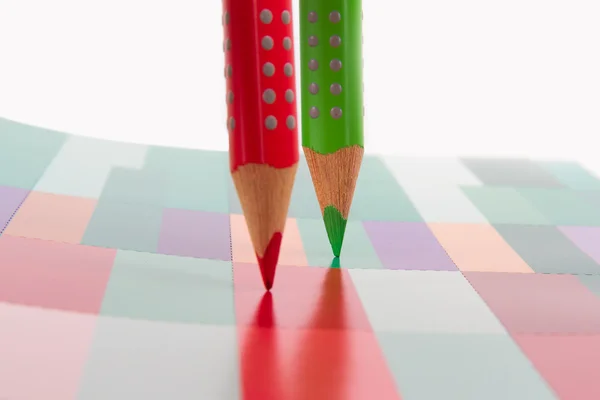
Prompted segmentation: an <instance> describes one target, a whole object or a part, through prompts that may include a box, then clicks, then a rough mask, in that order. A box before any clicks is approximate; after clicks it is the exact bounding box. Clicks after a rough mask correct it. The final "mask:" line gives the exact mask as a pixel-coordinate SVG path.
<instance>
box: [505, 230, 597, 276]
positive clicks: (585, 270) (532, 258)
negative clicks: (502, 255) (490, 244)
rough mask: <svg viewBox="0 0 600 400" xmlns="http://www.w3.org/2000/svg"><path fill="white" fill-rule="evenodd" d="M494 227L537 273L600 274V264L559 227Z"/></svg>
mask: <svg viewBox="0 0 600 400" xmlns="http://www.w3.org/2000/svg"><path fill="white" fill-rule="evenodd" d="M494 228H495V229H496V230H497V231H498V233H499V234H500V235H502V237H503V238H504V240H506V242H507V243H508V244H509V245H510V246H511V247H512V248H513V249H514V250H515V251H516V252H517V253H518V254H519V255H520V256H521V258H522V259H523V260H524V261H525V262H526V263H527V264H528V265H529V266H530V267H531V269H533V270H534V271H535V272H538V273H548V274H596V273H600V265H599V264H598V263H597V262H595V261H594V260H593V259H592V258H591V257H589V256H588V255H587V254H585V253H584V252H583V251H581V250H580V249H579V248H578V247H577V246H576V245H575V244H573V242H571V241H570V240H569V239H568V238H567V237H566V236H565V235H564V234H563V233H561V232H560V231H559V230H558V229H557V228H556V227H553V226H518V225H495V226H494Z"/></svg>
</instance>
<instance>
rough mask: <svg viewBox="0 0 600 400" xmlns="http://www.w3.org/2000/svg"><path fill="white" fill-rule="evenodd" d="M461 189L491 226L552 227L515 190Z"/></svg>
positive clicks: (500, 188)
mask: <svg viewBox="0 0 600 400" xmlns="http://www.w3.org/2000/svg"><path fill="white" fill-rule="evenodd" d="M461 189H462V190H463V192H464V193H465V194H466V195H467V197H468V198H469V199H470V200H471V201H472V202H473V204H474V205H475V206H476V207H477V208H478V209H479V211H481V213H482V214H483V215H484V216H485V218H486V219H487V220H488V221H489V222H490V223H491V224H517V225H550V222H549V221H548V220H547V219H546V218H545V217H544V216H543V215H542V214H541V213H540V212H539V211H538V210H537V209H536V208H535V207H534V206H533V205H532V204H531V203H529V202H528V201H527V200H526V199H525V198H523V197H522V196H521V195H520V194H519V192H517V190H516V189H514V188H510V187H490V186H479V187H476V186H463V187H461Z"/></svg>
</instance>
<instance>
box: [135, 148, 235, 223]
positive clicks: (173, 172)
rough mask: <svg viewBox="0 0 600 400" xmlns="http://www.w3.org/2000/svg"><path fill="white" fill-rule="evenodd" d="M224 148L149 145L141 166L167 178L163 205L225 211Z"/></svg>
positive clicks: (226, 167)
mask: <svg viewBox="0 0 600 400" xmlns="http://www.w3.org/2000/svg"><path fill="white" fill-rule="evenodd" d="M228 160H229V158H228V154H227V152H223V151H205V150H193V149H178V148H170V147H154V146H153V147H150V148H149V150H148V155H147V157H146V164H145V165H144V169H145V170H147V171H151V172H152V173H154V174H158V175H161V174H162V175H163V176H165V179H166V181H167V185H166V189H165V192H166V193H165V206H166V207H167V208H179V209H184V210H194V211H206V212H222V213H226V212H228V211H229V207H228V180H231V178H230V173H229V161H228Z"/></svg>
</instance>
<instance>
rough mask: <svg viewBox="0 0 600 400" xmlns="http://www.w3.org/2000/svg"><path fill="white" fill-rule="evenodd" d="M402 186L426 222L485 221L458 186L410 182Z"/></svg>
mask: <svg viewBox="0 0 600 400" xmlns="http://www.w3.org/2000/svg"><path fill="white" fill-rule="evenodd" d="M403 188H404V190H405V192H406V194H407V195H408V197H409V199H410V200H411V201H412V203H413V204H414V206H415V208H416V209H417V211H419V213H420V214H421V216H422V217H423V219H424V220H425V221H426V222H447V223H452V222H454V223H461V222H462V223H486V222H487V219H486V218H485V216H484V215H483V214H482V213H481V212H480V211H479V209H478V208H477V207H476V206H475V205H474V204H473V203H472V202H471V201H470V200H469V198H468V197H467V196H466V195H465V194H464V192H463V191H462V190H461V189H460V187H458V186H452V185H429V184H427V183H420V184H419V183H411V184H409V185H404V186H403Z"/></svg>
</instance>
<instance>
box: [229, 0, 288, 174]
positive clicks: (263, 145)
mask: <svg viewBox="0 0 600 400" xmlns="http://www.w3.org/2000/svg"><path fill="white" fill-rule="evenodd" d="M223 32H224V42H223V51H224V53H225V70H224V74H225V79H226V96H225V101H226V104H227V131H228V133H229V154H230V169H231V171H232V172H234V171H236V170H237V168H238V167H239V166H243V165H246V164H268V165H270V166H272V167H275V168H287V167H290V166H292V165H294V164H296V163H297V162H298V128H297V126H298V125H299V124H298V121H297V106H296V98H297V96H296V84H295V75H296V66H295V63H294V33H293V18H292V3H291V0H224V1H223Z"/></svg>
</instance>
